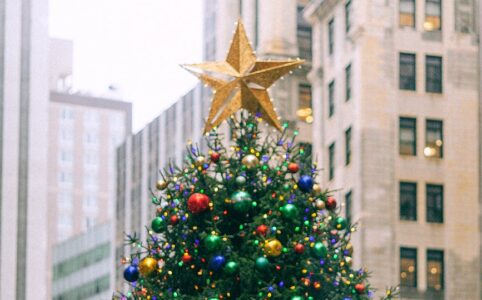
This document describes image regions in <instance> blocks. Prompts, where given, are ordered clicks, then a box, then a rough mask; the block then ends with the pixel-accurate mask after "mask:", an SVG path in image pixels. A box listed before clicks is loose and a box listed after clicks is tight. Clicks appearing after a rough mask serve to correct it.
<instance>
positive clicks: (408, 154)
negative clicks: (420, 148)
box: [398, 117, 417, 156]
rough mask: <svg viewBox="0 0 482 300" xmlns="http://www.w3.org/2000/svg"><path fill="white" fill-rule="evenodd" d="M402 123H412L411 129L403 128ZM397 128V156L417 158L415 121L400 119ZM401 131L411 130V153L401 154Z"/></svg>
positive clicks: (406, 118) (407, 118) (409, 118)
mask: <svg viewBox="0 0 482 300" xmlns="http://www.w3.org/2000/svg"><path fill="white" fill-rule="evenodd" d="M403 121H407V122H408V121H411V122H413V128H412V127H410V128H409V127H408V126H404V124H403ZM398 122H399V126H398V154H399V155H403V156H417V119H416V118H412V117H400V118H399V121H398ZM402 129H410V130H413V142H412V145H411V148H412V153H411V154H410V153H403V152H402Z"/></svg>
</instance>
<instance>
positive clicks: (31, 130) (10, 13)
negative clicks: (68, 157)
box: [0, 0, 48, 300]
mask: <svg viewBox="0 0 482 300" xmlns="http://www.w3.org/2000/svg"><path fill="white" fill-rule="evenodd" d="M47 7H48V6H47V1H46V0H40V1H29V0H21V1H19V0H5V1H0V12H1V13H0V299H5V300H10V299H18V300H24V299H46V298H47V290H46V286H47V276H46V275H45V274H46V273H47V207H46V203H47V180H46V178H47V128H46V126H45V124H47V118H48V79H47V77H46V76H45V74H47V72H48V64H47V57H48V11H47Z"/></svg>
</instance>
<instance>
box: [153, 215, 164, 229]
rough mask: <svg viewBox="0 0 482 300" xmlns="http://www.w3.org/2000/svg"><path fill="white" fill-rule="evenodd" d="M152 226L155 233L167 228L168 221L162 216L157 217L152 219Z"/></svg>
mask: <svg viewBox="0 0 482 300" xmlns="http://www.w3.org/2000/svg"><path fill="white" fill-rule="evenodd" d="M151 228H152V230H153V231H154V232H155V233H161V232H163V231H164V230H165V228H166V221H164V219H163V218H161V217H156V218H155V219H154V220H152V223H151Z"/></svg>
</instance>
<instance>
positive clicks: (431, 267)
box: [427, 249, 444, 291]
mask: <svg viewBox="0 0 482 300" xmlns="http://www.w3.org/2000/svg"><path fill="white" fill-rule="evenodd" d="M443 288H444V252H443V251H442V250H430V249H429V250H427V289H429V290H436V291H440V290H442V289H443Z"/></svg>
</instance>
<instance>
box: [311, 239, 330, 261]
mask: <svg viewBox="0 0 482 300" xmlns="http://www.w3.org/2000/svg"><path fill="white" fill-rule="evenodd" d="M312 250H313V254H314V255H315V256H316V257H318V258H323V257H325V256H326V255H327V254H328V250H327V249H326V246H325V244H323V243H322V242H317V243H315V245H314V246H313V248H312Z"/></svg>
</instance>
